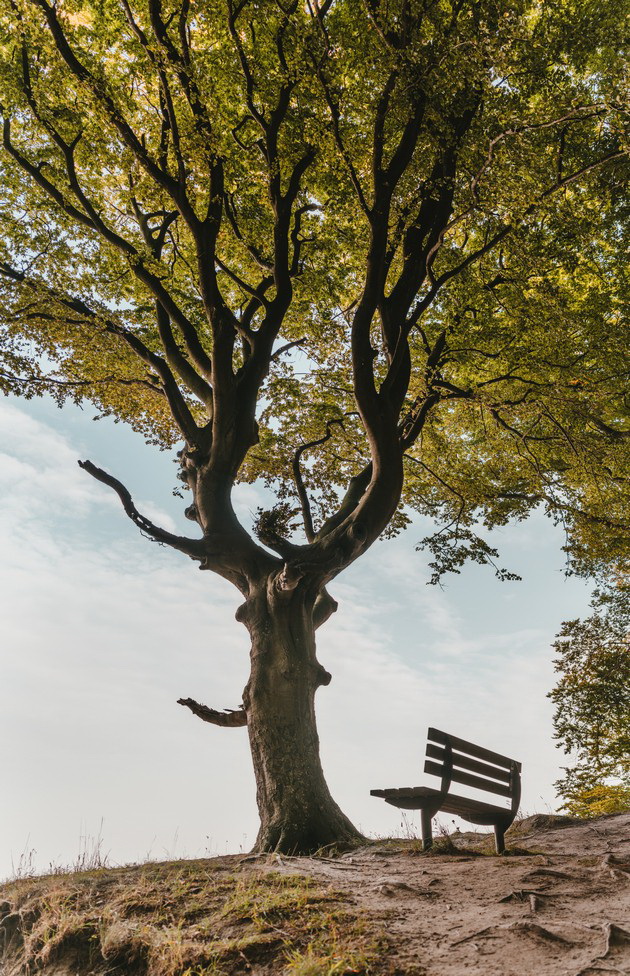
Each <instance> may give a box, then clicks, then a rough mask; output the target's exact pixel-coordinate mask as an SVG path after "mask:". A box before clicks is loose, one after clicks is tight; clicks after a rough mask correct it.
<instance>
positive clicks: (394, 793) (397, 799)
mask: <svg viewBox="0 0 630 976" xmlns="http://www.w3.org/2000/svg"><path fill="white" fill-rule="evenodd" d="M440 795H441V794H440V790H434V789H431V787H430V786H401V787H398V788H395V789H389V790H370V796H381V797H382V798H383V799H384V800H385V802H386V803H391V805H392V806H394V807H399V808H400V809H402V810H422V809H423V807H425V806H426V801H427V800H428V799H432V798H435V799H438V798H439V797H440ZM440 810H442V811H444V813H452V814H454V815H455V816H457V817H461V816H464V817H465V818H466V819H467V820H470V822H471V823H476V824H479V825H487V826H491V825H492V824H493V823H494V821H495V820H496V818H497V817H509V816H510V810H509V809H508V808H507V807H497V806H494V805H493V804H489V803H483V802H481V801H479V800H473V799H471V798H470V797H469V796H455V794H454V793H447V795H446V799H445V800H444V801H443V802H442V803H441V804H440ZM469 814H470V815H471V816H468V815H469ZM473 816H474V817H475V818H478V817H483V818H484V819H481V820H479V819H475V820H473V819H472V817H473Z"/></svg>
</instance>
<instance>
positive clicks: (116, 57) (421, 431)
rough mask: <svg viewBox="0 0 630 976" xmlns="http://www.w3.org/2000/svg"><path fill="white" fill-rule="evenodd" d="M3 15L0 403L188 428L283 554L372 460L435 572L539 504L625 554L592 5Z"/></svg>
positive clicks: (105, 5) (615, 69)
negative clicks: (301, 516)
mask: <svg viewBox="0 0 630 976" xmlns="http://www.w3.org/2000/svg"><path fill="white" fill-rule="evenodd" d="M1 11H2V12H1V21H0V24H1V26H0V31H1V35H0V43H1V45H2V67H1V69H0V70H1V73H2V79H1V81H2V88H3V96H2V98H3V109H2V110H3V116H4V152H3V153H2V154H1V156H0V170H1V172H0V176H1V177H2V182H3V186H4V191H3V198H2V202H1V204H0V220H1V221H2V225H3V244H2V254H1V256H0V261H1V263H0V272H1V273H0V292H1V297H2V301H3V305H4V313H3V319H2V325H1V329H2V367H1V372H0V382H1V384H2V387H3V389H4V390H5V391H14V392H17V393H19V394H23V395H26V396H30V395H33V394H34V393H41V392H44V391H47V392H50V393H52V394H53V395H54V396H55V397H57V398H58V399H59V398H63V397H64V396H69V397H72V398H74V399H77V400H78V399H82V398H89V399H91V400H92V401H93V402H94V403H96V404H97V406H98V408H99V410H101V411H102V412H104V413H107V414H112V415H114V416H116V417H118V418H120V419H122V420H124V421H126V422H128V423H130V424H132V425H133V426H134V427H136V428H137V429H139V430H142V431H143V432H144V433H145V435H146V436H147V437H148V439H150V440H153V441H157V442H159V443H161V444H170V443H173V442H174V441H175V440H177V439H180V438H181V437H182V436H183V437H184V438H185V439H186V441H187V443H188V445H189V446H190V447H192V448H194V447H195V446H196V447H198V448H199V449H200V450H201V451H202V453H203V455H204V456H207V454H208V440H209V437H210V432H211V430H212V433H213V436H214V437H215V441H214V443H215V444H216V443H217V440H216V438H223V441H222V443H223V444H224V445H225V451H226V457H227V454H229V455H230V457H229V460H226V459H225V458H224V461H225V464H224V465H223V466H224V468H225V467H226V465H227V476H228V480H233V479H244V480H249V481H251V480H254V479H256V478H264V479H265V480H266V481H267V483H268V484H270V485H272V486H274V487H275V488H276V489H277V492H278V496H279V501H280V504H281V505H285V504H287V505H289V506H291V507H292V506H294V505H295V504H296V503H299V504H300V507H301V509H302V510H303V511H304V512H306V510H307V506H309V507H310V504H311V502H312V506H313V511H312V517H313V518H314V522H315V524H314V526H312V527H311V528H312V531H310V532H309V524H308V523H309V518H310V517H311V515H310V514H309V513H307V514H306V516H305V518H306V534H307V537H308V535H309V534H311V535H313V534H314V533H316V532H318V531H319V530H320V529H321V528H322V527H323V526H326V524H327V520H329V519H330V518H331V517H333V516H334V515H335V512H336V511H337V510H338V509H339V505H340V502H341V498H342V497H343V495H344V492H345V490H346V486H347V484H348V483H349V480H350V479H352V478H353V477H354V476H356V475H357V473H358V472H360V471H361V470H363V469H365V467H366V465H370V464H373V465H375V467H374V468H373V473H374V471H376V469H379V470H381V469H383V468H384V467H387V465H389V464H390V462H388V461H387V462H386V461H385V460H384V459H385V456H386V455H387V453H388V451H389V450H390V448H388V446H387V445H388V444H390V445H391V444H392V443H393V444H395V445H396V450H397V451H400V452H402V454H404V456H405V458H404V465H405V479H404V485H403V487H402V489H400V486H398V487H394V489H393V494H394V495H397V496H398V497H397V498H395V499H394V501H393V503H392V502H389V501H388V503H387V504H384V505H382V517H381V518H380V519H379V518H377V519H376V520H375V523H378V525H376V530H377V532H383V531H390V532H391V531H396V530H397V528H399V527H402V526H404V524H405V516H404V514H403V513H402V512H403V510H402V507H401V506H411V507H412V508H415V509H416V510H418V511H420V512H422V513H424V514H427V515H430V516H431V517H432V518H434V519H435V520H437V522H438V523H440V524H441V525H442V526H443V527H444V526H446V527H447V528H445V529H444V531H443V532H442V533H441V534H439V535H437V536H436V537H435V538H434V540H433V542H432V547H433V549H434V550H437V549H439V548H440V546H441V544H442V543H443V542H444V544H445V549H444V551H443V553H442V555H439V554H437V555H436V567H438V568H436V572H437V573H439V572H440V571H441V569H442V568H449V567H450V568H453V567H458V566H459V565H460V564H461V562H462V560H463V559H464V558H466V556H468V555H472V556H473V557H474V558H478V556H479V554H481V555H482V561H483V562H485V561H487V560H488V557H491V558H494V556H492V554H491V548H489V547H488V548H487V549H485V550H483V551H482V550H480V549H479V547H478V546H477V548H475V547H474V546H473V547H472V548H471V547H470V546H469V545H468V543H469V542H470V538H471V536H470V533H471V531H472V527H473V526H474V525H475V524H478V523H483V524H485V526H486V527H489V528H491V527H492V526H494V525H497V524H503V523H504V522H506V521H507V520H508V519H510V518H514V517H516V518H523V517H525V515H526V514H527V513H528V512H529V511H530V510H531V508H532V506H536V505H544V506H545V507H546V508H547V509H548V510H549V511H550V512H551V513H553V514H554V517H556V518H557V519H559V520H561V521H562V522H563V524H564V525H565V527H566V531H567V542H568V546H569V550H570V553H571V557H572V559H573V563H574V566H575V568H576V569H578V570H581V571H585V572H588V571H592V570H593V569H594V568H598V567H600V565H603V564H606V563H608V562H609V561H610V560H611V559H613V558H614V559H615V560H616V561H617V563H619V562H620V561H623V559H625V558H627V556H626V554H625V553H626V542H625V540H626V539H627V510H628V492H627V475H626V473H625V472H626V471H627V450H626V449H627V443H628V437H629V436H630V431H628V429H627V420H628V401H627V375H628V374H627V366H628V363H627V335H626V334H625V333H624V331H623V328H622V325H621V309H622V307H623V301H624V297H627V295H626V289H627V280H625V279H624V277H623V275H622V274H621V270H620V269H621V267H622V261H621V259H620V256H621V254H622V252H623V249H624V246H625V242H624V239H623V231H622V228H623V226H624V220H625V218H626V217H627V200H626V199H625V198H624V196H623V193H622V186H623V169H622V167H623V163H624V154H625V147H626V143H625V133H624V119H625V114H624V109H623V98H622V94H623V58H622V57H621V56H620V46H621V36H622V31H621V20H622V18H620V17H619V11H618V7H617V4H616V3H615V4H613V3H611V2H610V0H603V2H602V3H598V4H597V6H595V5H594V4H591V3H588V4H583V3H580V4H574V3H570V2H566V0H553V2H551V3H545V4H540V3H537V2H526V0H513V2H511V3H509V4H507V5H498V4H496V3H494V2H493V0H483V2H481V3H469V2H464V3H450V2H447V0H440V2H439V3H422V2H419V0H413V2H412V0H397V2H395V3H387V4H385V3H380V2H377V0H371V2H366V3H365V4H361V5H357V4H356V3H351V2H344V0H336V2H333V3H331V2H330V0H327V2H321V0H311V2H307V3H306V4H299V3H288V4H280V3H278V2H276V0H255V2H254V0H244V2H243V0H241V2H238V3H237V2H235V0H227V2H218V0H197V2H195V3H194V4H191V3H189V0H183V2H182V3H181V4H180V3H178V2H174V0H168V2H167V3H166V4H165V5H164V6H163V5H162V3H161V2H158V0H150V2H149V3H148V4H146V5H145V4H138V5H137V9H134V8H132V6H130V5H129V4H128V2H127V0H106V2H103V0H98V2H93V3H92V2H87V3H85V2H83V0H81V2H78V0H63V2H62V3H60V4H58V5H57V6H54V7H53V6H49V5H48V3H47V0H2V7H1ZM237 340H238V341H237ZM283 349H284V350H285V351H282V350H283ZM234 391H236V394H235V392H234ZM234 395H236V396H237V398H238V399H237V400H234ZM219 403H221V404H222V406H221V407H219ZM256 404H258V407H257V419H256V424H257V433H256V436H255V437H253V436H251V433H249V432H248V433H247V434H245V433H244V431H245V429H246V428H247V429H248V431H251V426H252V424H253V423H254V411H255V410H256ZM221 409H226V410H227V412H228V414H229V412H230V411H232V421H231V422H232V424H233V427H234V428H235V429H236V428H238V430H239V432H240V437H241V442H240V446H238V447H235V446H234V445H227V441H226V440H225V434H224V433H221V431H225V430H226V429H227V426H229V424H230V421H229V417H228V419H227V420H225V419H224V418H220V417H219V414H218V411H219V412H220V410H221ZM342 418H344V421H343V423H338V424H337V426H335V428H334V430H332V429H331V427H330V426H329V425H330V423H331V422H333V421H335V420H341V419H342ZM226 425H227V426H226ZM214 428H216V429H214ZM327 431H328V433H329V436H328V437H326V436H325V434H326V432H327ZM379 431H380V432H379ZM309 443H313V444H314V447H313V449H312V450H310V451H309V453H308V459H307V463H306V467H305V470H304V472H303V481H304V484H303V486H302V491H301V492H300V486H299V484H298V482H299V477H300V473H299V472H298V475H297V481H296V465H295V458H296V452H299V451H300V450H301V449H303V448H304V445H306V444H309ZM376 455H382V458H381V460H378V458H377V457H376ZM305 460H306V459H305ZM377 460H378V463H376V462H377ZM381 461H382V463H381ZM396 464H398V461H397V462H396ZM390 467H391V465H390ZM372 480H374V479H372ZM309 499H310V501H309ZM399 502H400V504H399V506H398V509H399V514H398V515H395V514H394V510H395V508H396V506H397V504H398V503H399ZM203 527H204V531H206V532H207V531H208V526H207V524H206V525H204V526H203ZM370 538H371V533H370ZM457 540H462V541H463V543H464V545H463V546H459V547H458V545H457ZM484 545H486V544H485V543H484ZM455 550H456V551H457V553H458V554H455Z"/></svg>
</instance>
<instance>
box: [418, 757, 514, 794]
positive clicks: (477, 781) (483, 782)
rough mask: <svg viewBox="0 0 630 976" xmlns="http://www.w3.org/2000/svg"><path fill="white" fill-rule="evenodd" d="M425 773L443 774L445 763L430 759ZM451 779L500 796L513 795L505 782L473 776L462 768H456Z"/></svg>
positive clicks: (426, 763) (426, 764)
mask: <svg viewBox="0 0 630 976" xmlns="http://www.w3.org/2000/svg"><path fill="white" fill-rule="evenodd" d="M424 771H425V773H431V774H432V775H433V776H441V775H442V773H443V772H444V765H440V764H439V763H435V762H431V760H430V759H427V761H426V762H425V764H424ZM451 781H452V782H454V783H463V785H464V786H473V787H474V788H475V789H476V790H484V791H485V792H486V793H496V794H497V795H498V796H512V790H511V789H510V787H509V786H506V785H505V784H504V783H496V782H494V780H491V779H482V778H481V776H473V775H472V773H465V772H464V771H463V770H461V769H454V770H453V771H452V773H451Z"/></svg>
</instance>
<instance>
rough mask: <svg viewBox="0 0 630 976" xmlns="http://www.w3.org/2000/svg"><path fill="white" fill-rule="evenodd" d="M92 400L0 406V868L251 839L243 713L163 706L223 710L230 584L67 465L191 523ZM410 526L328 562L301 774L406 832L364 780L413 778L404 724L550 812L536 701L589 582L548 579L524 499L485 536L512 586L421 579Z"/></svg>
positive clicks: (200, 852)
mask: <svg viewBox="0 0 630 976" xmlns="http://www.w3.org/2000/svg"><path fill="white" fill-rule="evenodd" d="M94 412H95V411H94V409H93V408H91V407H89V406H88V407H86V408H85V409H80V408H78V407H75V406H67V407H64V408H63V410H59V409H58V408H57V407H55V406H54V405H53V404H51V403H50V402H48V401H46V400H32V401H29V402H22V401H18V400H16V399H12V398H3V399H1V400H0V626H1V629H2V633H1V642H0V742H2V744H3V750H2V752H3V762H2V779H3V786H4V789H3V795H4V799H3V802H2V804H1V805H0V879H1V878H6V877H10V876H13V875H15V874H16V873H19V872H20V871H22V872H23V871H24V870H26V869H33V870H35V871H37V872H40V871H45V870H48V869H49V868H50V867H51V866H52V867H58V866H61V865H66V864H73V863H75V862H76V861H77V859H78V858H79V856H80V855H81V853H83V854H85V853H86V852H88V853H89V852H90V851H92V850H94V848H95V847H97V846H100V852H101V855H102V856H104V857H107V858H108V861H109V863H110V864H125V863H131V862H137V861H141V860H146V859H154V860H162V859H165V858H173V857H184V856H186V857H197V856H205V855H211V854H217V853H219V854H223V853H233V852H238V851H241V850H248V849H249V848H251V846H252V845H253V843H254V840H255V837H256V831H257V814H256V804H255V788H254V777H253V771H252V766H251V759H250V756H249V750H248V744H247V733H246V730H245V729H221V728H218V727H215V726H211V725H208V724H205V723H203V722H201V721H200V720H199V719H197V718H196V717H195V716H193V715H192V714H191V713H190V712H189V711H188V710H187V709H184V708H182V707H181V706H179V705H178V704H177V699H178V698H180V697H184V698H186V697H191V698H194V699H196V700H197V701H200V702H203V703H205V704H207V705H210V706H211V707H213V708H224V707H230V708H236V707H238V705H239V704H240V702H241V692H242V689H243V687H244V685H245V682H246V680H247V666H248V640H247V632H246V630H245V628H244V627H243V626H242V625H241V624H239V623H237V622H236V621H235V620H234V612H235V610H236V608H237V606H238V605H239V603H241V602H242V598H241V596H240V594H239V593H238V592H237V590H236V589H235V588H234V587H232V586H231V585H230V584H228V583H227V582H225V581H223V580H221V579H220V578H219V577H217V576H215V575H214V574H211V573H207V572H206V573H199V571H198V570H197V568H196V564H194V563H193V562H191V561H190V560H189V559H187V558H186V557H185V556H182V555H181V554H179V553H176V552H175V551H173V550H171V549H168V548H165V547H162V546H159V545H157V544H155V543H152V542H150V541H149V540H147V539H146V538H144V537H143V536H142V535H141V534H140V533H139V532H138V530H137V529H136V527H135V526H134V525H133V524H132V523H131V522H130V521H129V520H128V519H127V517H126V516H125V514H124V512H123V510H122V507H121V506H120V503H119V501H118V498H117V497H116V496H115V494H114V493H113V492H112V491H111V490H110V489H108V488H107V487H106V486H104V485H102V484H99V483H97V482H96V481H94V480H93V479H92V478H90V477H89V476H88V475H87V474H86V473H85V472H83V471H82V470H81V469H80V468H79V467H78V465H77V460H78V459H82V460H85V459H89V460H91V461H93V462H94V463H95V464H97V465H98V466H100V467H102V468H105V469H106V470H108V471H109V472H110V473H111V474H113V475H115V476H116V477H118V478H119V479H120V480H122V481H123V482H124V483H125V484H126V485H127V487H128V488H129V489H130V491H131V492H132V495H133V497H134V501H135V503H136V505H137V507H138V508H139V510H140V511H141V512H142V513H143V514H145V515H147V516H148V517H149V518H150V519H152V520H153V521H154V522H157V523H159V524H161V525H162V526H163V527H165V528H168V529H171V530H172V529H178V530H179V531H182V532H185V533H186V534H190V533H191V523H190V522H188V521H186V520H185V519H184V517H183V508H184V507H185V505H186V504H187V503H188V502H187V501H184V502H182V501H181V500H180V499H178V498H176V497H174V496H173V489H174V488H175V487H176V485H177V484H178V482H177V480H176V472H177V469H176V466H175V464H174V463H173V455H171V454H169V453H168V452H160V451H159V450H157V449H156V448H152V447H148V446H147V445H145V444H144V441H143V439H142V437H140V436H139V435H136V434H134V433H133V432H132V431H130V430H129V429H128V428H126V427H124V426H123V425H122V424H115V423H114V422H113V421H111V420H100V421H98V422H94V420H93V415H94ZM265 497H266V496H265V494H264V492H263V489H261V488H259V487H257V486H241V487H240V488H239V489H238V490H237V499H236V509H237V512H238V514H239V516H240V517H241V518H242V519H243V520H244V521H245V522H249V521H250V520H251V515H252V513H253V512H254V511H255V509H256V507H257V506H258V505H260V504H263V503H264V501H265ZM426 534H427V525H426V523H422V524H421V523H420V522H418V521H416V522H415V523H414V524H412V525H411V526H410V527H409V528H408V529H407V531H406V532H405V533H404V534H403V535H402V536H400V537H398V538H397V539H394V540H389V541H385V542H382V543H377V544H376V545H375V546H373V547H372V549H371V550H370V551H369V552H368V553H367V554H366V555H365V556H363V557H362V558H361V559H360V560H358V561H357V562H356V563H355V564H353V565H352V566H351V567H350V568H349V569H348V570H346V572H345V573H344V574H343V575H341V576H340V577H338V578H337V579H336V580H335V581H334V582H333V583H332V584H331V585H330V587H329V589H330V592H331V593H332V595H333V596H334V597H335V598H336V599H337V600H338V601H339V610H338V612H337V613H336V614H334V615H333V617H331V619H330V620H329V621H328V622H327V623H326V624H325V625H324V626H323V627H322V628H320V630H319V631H318V656H319V659H320V660H321V662H322V664H323V665H324V667H325V668H326V669H327V670H328V671H330V672H331V673H332V675H333V680H332V683H331V684H330V685H329V686H328V687H327V688H321V689H320V690H319V691H318V693H317V712H318V726H319V734H320V740H321V754H322V762H323V766H324V771H325V774H326V777H327V780H328V783H329V786H330V788H331V792H332V794H333V796H334V797H335V799H336V800H337V802H338V803H339V804H340V805H341V807H342V809H343V810H344V811H345V812H346V813H347V814H348V815H349V816H350V818H351V819H352V820H353V822H354V823H355V825H356V826H357V827H359V828H360V829H361V830H362V831H363V832H364V833H365V834H366V835H368V836H372V837H376V836H393V835H397V836H400V835H410V834H413V835H416V834H418V833H419V815H418V814H406V815H405V817H404V818H403V817H402V816H401V811H398V810H397V809H395V808H394V807H391V806H389V805H387V804H385V803H384V802H383V801H382V800H380V799H376V798H373V797H371V796H370V795H369V791H370V789H375V788H384V787H390V786H412V785H414V786H415V785H422V784H424V785H435V782H434V783H431V780H432V777H425V776H424V774H423V773H422V765H423V761H424V750H425V745H426V731H427V727H428V726H434V727H437V728H440V729H443V730H444V731H446V732H450V733H452V734H454V735H457V736H459V737H461V738H465V739H468V740H471V741H474V742H477V743H478V744H480V745H482V746H486V747H487V748H490V749H492V750H494V751H498V752H502V753H503V754H506V755H508V756H510V757H511V758H514V759H517V760H519V761H521V762H522V764H523V798H522V804H521V811H522V812H523V813H525V814H530V813H534V812H549V811H553V810H556V809H557V808H558V800H557V799H556V796H555V791H554V787H553V784H554V781H555V780H556V779H557V778H558V777H559V775H560V767H561V766H563V765H566V763H567V759H566V757H565V756H564V755H563V753H562V752H561V751H559V750H558V749H557V747H556V744H555V743H554V741H553V727H552V715H553V708H552V705H551V702H550V701H549V699H548V698H547V697H546V696H547V692H548V691H550V689H551V688H552V687H553V685H554V683H555V680H556V678H555V675H554V670H553V650H552V648H551V646H550V645H551V642H552V641H553V639H554V635H555V634H556V633H557V631H558V630H559V627H560V624H561V622H562V621H563V620H566V619H570V618H573V617H577V616H583V615H584V614H585V613H586V612H587V609H588V599H589V589H588V587H587V586H586V584H585V583H584V582H582V581H580V580H576V579H572V578H566V576H565V573H564V570H565V562H564V555H563V553H562V551H561V546H562V541H563V540H562V536H561V534H560V532H559V530H558V529H556V528H554V526H553V525H552V523H551V522H550V521H549V520H548V519H546V518H544V516H543V515H542V514H540V513H537V514H535V515H534V516H533V517H532V518H530V519H528V520H527V521H526V522H524V523H521V524H518V525H515V526H510V527H506V528H503V529H501V530H500V531H495V532H493V533H492V534H491V536H490V541H491V543H492V544H493V545H495V546H496V547H497V548H499V549H500V552H501V565H502V566H506V567H507V568H508V569H511V570H514V571H516V572H519V573H520V574H521V575H522V576H523V580H522V582H509V583H500V582H499V581H497V580H496V579H495V578H494V576H493V573H492V571H491V569H489V568H488V567H478V566H470V567H467V568H466V569H465V570H464V571H463V572H462V574H461V575H460V576H452V577H450V578H449V579H448V580H447V581H446V583H445V587H444V589H440V588H439V587H434V586H429V585H427V580H428V578H429V575H430V573H429V571H428V569H427V562H428V557H427V556H426V555H425V554H423V553H419V552H416V551H415V550H416V544H417V542H418V541H419V540H420V539H421V538H422V537H423V536H425V535H426ZM464 792H465V791H464ZM443 823H444V824H445V825H446V826H450V825H451V818H445V819H443Z"/></svg>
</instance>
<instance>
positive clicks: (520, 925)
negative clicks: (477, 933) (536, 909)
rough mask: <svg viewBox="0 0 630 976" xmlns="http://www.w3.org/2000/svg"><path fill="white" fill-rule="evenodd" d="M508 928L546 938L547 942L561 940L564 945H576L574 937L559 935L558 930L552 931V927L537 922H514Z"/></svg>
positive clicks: (538, 937) (536, 937) (537, 937)
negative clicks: (568, 937)
mask: <svg viewBox="0 0 630 976" xmlns="http://www.w3.org/2000/svg"><path fill="white" fill-rule="evenodd" d="M507 928H508V929H509V930H510V931H512V932H523V933H524V934H525V935H531V936H533V937H534V938H535V939H544V940H545V942H561V943H562V944H563V945H575V943H574V941H573V939H567V938H566V937H565V936H564V935H559V933H558V932H552V931H551V929H546V928H543V926H542V925H538V923H537V922H512V923H511V924H510V925H508V926H507Z"/></svg>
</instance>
